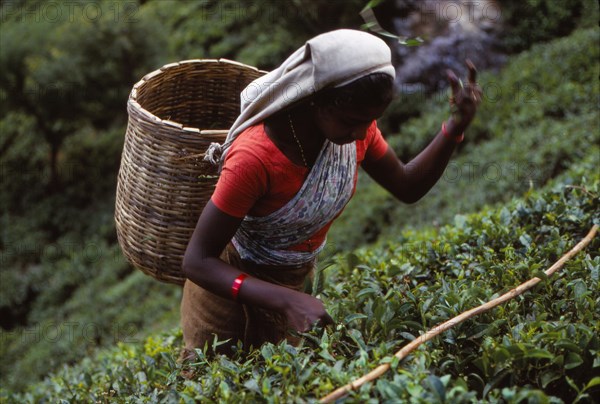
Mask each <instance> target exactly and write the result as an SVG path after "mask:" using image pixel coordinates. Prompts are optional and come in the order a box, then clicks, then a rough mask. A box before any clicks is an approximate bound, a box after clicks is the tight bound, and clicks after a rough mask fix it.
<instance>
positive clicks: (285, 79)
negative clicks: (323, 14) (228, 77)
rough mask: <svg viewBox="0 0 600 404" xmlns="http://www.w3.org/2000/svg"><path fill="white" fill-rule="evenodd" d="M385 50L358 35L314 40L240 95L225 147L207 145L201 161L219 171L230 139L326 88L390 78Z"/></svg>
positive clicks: (347, 31) (377, 42)
mask: <svg viewBox="0 0 600 404" xmlns="http://www.w3.org/2000/svg"><path fill="white" fill-rule="evenodd" d="M391 59H392V57H391V51H390V48H389V47H388V46H387V44H386V43H385V42H384V41H383V40H381V39H379V38H377V37H376V36H374V35H372V34H369V33H367V32H363V31H356V30H350V29H340V30H336V31H331V32H327V33H324V34H321V35H318V36H316V37H314V38H312V39H310V40H308V41H307V42H306V44H305V45H304V46H302V47H301V48H299V49H298V50H296V51H295V52H294V53H293V54H292V55H291V56H290V57H288V58H287V59H286V60H285V62H283V63H282V64H281V66H279V67H278V68H277V69H275V70H273V71H271V72H270V73H267V74H265V75H264V76H262V77H259V78H258V79H256V80H254V81H253V82H252V83H250V84H249V85H248V86H247V87H246V88H245V89H244V90H243V91H242V93H241V95H240V101H241V111H240V115H239V116H238V118H237V119H236V121H235V122H234V123H233V126H232V127H231V128H230V129H229V133H228V134H227V138H226V139H225V143H223V144H222V145H221V144H219V143H211V145H210V147H209V148H208V150H207V152H206V156H205V157H204V160H206V161H209V162H211V163H212V164H214V165H219V164H220V163H222V162H223V161H224V160H225V155H226V153H227V150H228V149H229V147H230V146H231V144H232V143H233V141H234V140H235V138H236V137H237V136H238V135H239V134H240V133H241V132H243V131H244V130H245V129H247V128H248V127H250V126H252V125H255V124H257V123H259V122H261V121H264V120H265V119H266V118H268V117H269V116H271V115H273V114H275V113H276V112H278V111H281V110H283V109H284V108H286V107H288V106H290V105H292V104H294V103H296V102H298V101H300V100H302V99H305V98H307V97H309V96H311V95H313V94H314V93H316V92H318V91H319V90H322V89H324V88H327V87H341V86H344V85H346V84H349V83H351V82H352V81H354V80H356V79H359V78H361V77H364V76H367V75H369V74H372V73H385V74H389V75H390V76H392V78H393V77H395V70H394V67H393V66H392V62H391Z"/></svg>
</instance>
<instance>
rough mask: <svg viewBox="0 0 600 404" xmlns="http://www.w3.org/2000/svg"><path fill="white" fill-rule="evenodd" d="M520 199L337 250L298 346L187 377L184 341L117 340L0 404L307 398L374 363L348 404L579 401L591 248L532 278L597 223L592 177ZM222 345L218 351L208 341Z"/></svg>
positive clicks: (591, 357) (587, 345)
mask: <svg viewBox="0 0 600 404" xmlns="http://www.w3.org/2000/svg"><path fill="white" fill-rule="evenodd" d="M589 169H590V166H589V165H586V164H581V165H579V166H578V167H576V168H574V169H573V170H572V172H571V173H570V175H571V176H572V180H573V181H572V185H570V186H565V185H561V184H558V185H556V186H554V187H553V188H552V189H550V190H548V191H546V192H543V193H542V192H531V193H530V194H528V195H527V196H526V197H525V198H524V199H522V200H515V201H513V202H511V203H510V204H508V205H506V206H505V207H503V208H501V209H487V210H484V211H482V212H481V213H477V214H472V215H468V216H457V218H456V220H455V223H454V225H452V226H445V227H443V228H441V229H439V231H431V230H428V231H423V232H419V233H415V232H412V233H405V234H403V235H401V237H400V238H398V239H396V240H394V241H389V242H388V243H387V244H385V245H381V246H379V247H377V248H362V249H359V250H356V251H355V252H353V253H345V254H340V255H338V256H336V257H335V263H334V264H333V265H332V266H330V267H329V268H327V269H326V271H327V278H328V279H329V280H328V281H327V282H325V284H324V287H323V288H322V289H319V288H315V289H316V291H317V292H318V293H320V294H321V296H322V297H323V299H324V301H325V302H326V305H327V307H328V310H329V311H330V313H331V314H332V316H333V317H334V318H335V319H337V326H335V327H333V328H331V329H325V330H320V331H319V330H315V331H312V332H311V333H307V334H305V339H304V342H303V344H302V345H301V346H299V347H292V346H290V345H288V344H286V343H285V342H282V343H280V344H278V345H273V344H265V345H263V346H262V347H261V348H259V349H256V350H254V351H252V352H251V353H250V354H248V355H247V356H242V355H239V354H238V355H236V356H234V357H233V358H227V357H224V356H219V355H217V356H216V357H213V358H211V357H209V356H207V355H208V352H209V351H210V350H211V347H206V348H205V349H204V350H199V351H198V352H199V354H200V359H199V360H198V361H197V362H196V363H194V364H190V365H188V366H191V367H192V368H194V369H196V372H197V374H196V376H195V377H194V378H193V379H192V380H187V379H184V378H183V377H182V376H181V374H180V371H181V370H182V367H181V365H180V364H178V363H177V362H176V360H175V358H176V357H177V355H178V350H179V348H180V347H181V344H182V341H181V331H180V330H179V329H175V330H173V331H169V332H164V333H162V334H160V335H153V336H151V337H148V338H147V339H146V340H145V343H144V344H143V345H142V344H139V343H138V344H129V343H127V344H122V343H121V344H118V346H117V347H114V348H110V349H108V350H104V351H100V352H98V353H97V354H95V355H94V357H93V359H92V358H85V359H84V360H83V361H81V362H80V363H79V364H78V365H76V366H73V367H64V368H63V369H62V370H60V371H59V372H57V373H55V374H53V375H50V376H49V377H47V378H46V379H45V380H44V381H43V382H42V383H39V384H36V385H32V386H31V387H30V388H29V389H28V391H27V392H25V393H22V394H14V393H10V392H8V391H6V390H4V391H3V392H2V393H1V394H3V396H4V400H5V401H6V402H25V401H26V402H33V401H38V400H42V399H44V400H50V401H52V400H57V399H59V398H60V399H68V400H72V401H96V400H103V399H107V400H108V399H110V400H111V401H116V402H121V401H122V402H129V401H137V400H143V401H146V402H159V401H166V400H171V401H172V400H177V401H182V402H190V403H191V402H195V401H211V402H212V401H218V402H245V401H269V402H282V401H284V402H287V401H294V402H295V401H309V402H310V401H313V400H314V399H316V398H319V397H322V396H323V395H325V394H327V393H329V392H330V391H331V390H333V389H334V388H335V387H338V386H341V385H343V384H345V383H347V382H349V381H350V380H352V379H355V378H357V377H359V376H362V375H363V374H365V373H367V372H368V371H369V370H371V369H373V368H374V367H375V366H377V365H378V364H380V363H386V362H391V368H392V370H391V371H389V372H388V373H387V374H385V375H384V376H382V377H380V378H379V379H378V380H377V381H376V382H374V383H371V384H366V385H364V386H363V387H362V388H361V389H359V390H358V391H355V392H352V393H351V394H350V401H352V402H365V401H367V400H371V401H385V400H392V401H402V402H441V401H445V400H446V401H451V402H465V403H469V402H473V403H474V402H479V401H481V400H485V401H489V402H501V401H508V402H520V401H521V400H533V401H536V402H537V401H540V402H560V401H564V402H585V400H590V399H591V397H594V395H595V394H597V393H598V391H599V386H600V378H598V377H594V374H597V369H598V367H600V361H598V358H597V351H598V349H600V340H599V339H598V335H599V334H600V328H599V327H600V326H599V325H600V314H599V313H600V310H599V308H600V297H599V296H598V295H597V293H594V290H597V287H598V282H599V280H600V278H599V271H600V256H599V255H598V251H599V248H600V238H598V237H596V238H595V239H594V240H593V241H592V243H591V244H590V245H589V246H588V247H587V249H586V250H585V251H584V252H581V253H579V254H578V255H577V256H575V257H574V258H572V259H571V261H569V262H568V263H567V264H566V266H565V267H564V268H563V269H562V270H561V272H559V273H558V274H555V275H554V276H552V277H548V278H547V279H545V278H544V277H543V276H542V275H540V271H541V270H543V269H545V268H546V267H548V266H550V264H551V263H552V262H553V261H554V260H556V259H557V258H558V257H559V256H560V255H562V254H563V253H565V252H566V251H567V250H568V249H570V248H571V247H572V246H573V245H574V244H575V243H576V242H578V241H579V239H580V238H582V237H583V235H584V234H585V233H586V232H587V230H588V229H589V228H590V227H591V225H592V223H596V224H600V214H599V211H598V209H597V208H598V195H599V194H600V176H599V175H598V173H593V172H592V174H591V176H589V177H588V178H589V179H586V176H588V173H589ZM534 276H541V277H542V279H543V282H542V283H540V284H539V285H538V286H537V287H535V288H534V289H533V290H531V291H529V292H526V293H525V294H524V295H522V296H520V297H518V298H514V299H512V300H510V301H509V302H507V303H505V304H504V305H501V306H499V307H497V308H495V309H493V310H491V311H488V312H486V313H483V314H480V315H479V316H477V317H475V318H473V319H471V320H468V321H466V322H464V323H461V324H458V325H456V326H455V327H453V328H452V329H451V330H449V331H447V332H446V333H444V334H443V335H442V336H440V337H437V338H436V339H434V340H432V341H430V342H429V343H427V344H426V345H425V346H423V347H421V348H420V349H417V350H415V351H414V352H413V353H412V354H411V355H410V356H409V357H408V358H407V359H406V360H404V361H403V362H401V363H398V361H397V360H394V359H393V357H392V355H393V353H394V352H395V351H396V350H397V349H398V348H399V347H400V346H402V345H404V344H406V343H407V342H408V341H410V340H413V339H414V338H417V337H418V336H419V335H420V334H422V333H423V332H424V331H425V330H427V329H430V328H432V327H434V326H436V325H437V324H440V323H441V322H443V321H447V320H448V319H450V318H452V317H454V316H456V315H457V314H459V313H461V312H463V311H465V310H468V309H470V308H472V307H475V306H478V305H480V304H481V303H482V301H487V300H490V299H491V298H493V297H495V296H497V295H498V294H500V293H503V292H506V291H508V290H509V289H511V288H513V287H515V286H517V285H519V284H520V283H522V282H524V281H525V280H527V279H530V278H532V277H534ZM220 343H223V341H215V344H220Z"/></svg>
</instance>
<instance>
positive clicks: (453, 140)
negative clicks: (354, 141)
mask: <svg viewBox="0 0 600 404" xmlns="http://www.w3.org/2000/svg"><path fill="white" fill-rule="evenodd" d="M467 65H468V67H469V83H468V84H467V85H464V86H463V84H462V83H461V82H460V81H459V80H458V78H457V77H456V75H455V74H454V73H453V72H452V71H451V70H448V71H447V73H448V80H449V81H450V85H451V87H452V97H451V100H450V103H451V105H452V106H453V112H452V117H451V118H450V119H449V120H448V121H447V122H446V123H445V125H444V127H443V128H441V129H440V131H439V132H438V133H437V135H436V136H435V138H434V139H433V141H432V142H431V143H430V144H429V145H428V146H427V147H426V148H425V149H424V150H423V151H422V152H421V153H419V155H417V156H416V157H415V158H414V159H413V160H411V161H410V162H409V163H407V164H404V163H403V162H402V161H400V159H399V158H398V157H397V156H396V154H395V153H394V151H393V150H392V148H391V147H388V150H387V151H386V153H385V155H384V156H383V157H381V158H380V159H378V160H376V161H365V162H364V163H363V168H364V169H365V171H366V172H367V173H368V174H369V175H370V176H371V177H372V178H373V179H374V180H375V181H377V182H378V183H379V184H380V185H381V186H383V187H384V188H385V189H387V190H388V191H389V192H390V193H391V194H392V195H394V196H395V197H396V198H398V199H399V200H401V201H402V202H406V203H414V202H416V201H418V200H419V199H421V198H422V197H423V196H424V195H425V194H426V193H427V192H428V191H429V190H430V189H431V188H432V187H433V186H434V185H435V183H436V182H437V181H438V180H439V179H440V177H441V176H442V174H443V172H444V170H445V168H446V166H447V165H448V162H449V161H450V156H451V155H452V152H453V151H454V149H455V148H456V145H457V139H460V137H461V135H462V133H463V132H464V131H465V129H466V128H467V127H468V126H469V124H470V123H471V121H472V120H473V118H474V116H475V113H476V111H477V105H478V104H479V102H480V101H481V89H480V88H479V86H478V85H477V83H476V78H477V70H476V69H475V66H474V65H473V63H471V62H470V61H467Z"/></svg>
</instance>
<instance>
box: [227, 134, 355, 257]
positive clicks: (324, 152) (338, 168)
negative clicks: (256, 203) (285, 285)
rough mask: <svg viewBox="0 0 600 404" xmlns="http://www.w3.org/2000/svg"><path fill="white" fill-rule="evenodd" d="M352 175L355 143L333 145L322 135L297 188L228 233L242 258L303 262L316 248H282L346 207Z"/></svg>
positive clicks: (308, 234)
mask: <svg viewBox="0 0 600 404" xmlns="http://www.w3.org/2000/svg"><path fill="white" fill-rule="evenodd" d="M355 177H356V144H355V143H354V142H352V143H348V144H345V145H336V144H334V143H331V142H330V141H328V140H326V141H325V143H324V144H323V147H322V148H321V151H320V153H319V157H318V158H317V161H316V162H315V165H314V166H313V167H312V169H311V171H310V173H309V174H308V177H307V178H306V180H305V181H304V184H302V188H300V191H298V193H297V194H296V195H295V196H294V198H292V199H291V200H290V201H289V202H288V203H287V204H285V205H284V206H283V207H282V208H280V209H278V210H276V211H275V212H273V213H271V214H269V215H267V216H262V217H257V216H246V217H245V218H244V220H243V221H242V223H241V225H240V227H239V229H238V231H237V232H236V234H235V236H234V237H233V240H232V242H233V244H234V246H235V248H236V249H237V250H238V252H239V253H240V256H241V257H242V259H244V260H250V261H252V262H255V263H257V264H264V265H303V264H306V263H307V262H309V261H312V260H313V259H315V257H316V256H317V255H318V253H319V252H320V251H321V250H322V249H323V248H324V247H325V241H323V243H322V244H321V245H320V246H319V247H318V248H317V249H316V250H315V251H310V252H305V251H290V250H287V249H286V248H288V247H291V246H293V245H297V244H299V243H302V242H303V241H306V240H308V239H309V238H310V237H311V236H312V235H313V234H314V233H316V232H317V231H319V230H320V229H322V228H323V227H324V226H325V225H326V224H327V223H329V222H330V221H332V220H333V219H334V218H335V217H336V216H337V215H338V214H339V213H340V212H341V211H342V210H343V209H344V207H345V206H346V204H347V203H348V201H349V200H350V198H351V197H352V192H353V189H354V181H355Z"/></svg>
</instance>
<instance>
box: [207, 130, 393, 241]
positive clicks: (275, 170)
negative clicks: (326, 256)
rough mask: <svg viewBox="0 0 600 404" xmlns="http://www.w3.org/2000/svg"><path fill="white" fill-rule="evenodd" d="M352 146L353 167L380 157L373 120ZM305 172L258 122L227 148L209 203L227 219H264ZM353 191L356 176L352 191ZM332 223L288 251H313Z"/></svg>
mask: <svg viewBox="0 0 600 404" xmlns="http://www.w3.org/2000/svg"><path fill="white" fill-rule="evenodd" d="M355 143H356V162H357V168H358V166H359V165H360V164H361V163H362V162H363V161H364V160H369V161H375V160H377V159H379V158H381V157H383V155H384V154H385V152H386V150H387V147H388V146H387V142H386V141H385V139H384V138H383V136H382V135H381V132H380V131H379V129H378V128H377V124H376V122H375V121H373V123H372V124H371V126H369V128H368V129H367V136H366V137H365V139H364V140H357V141H356V142H355ZM308 173H309V170H308V169H307V168H306V167H304V166H299V165H296V164H294V163H292V162H291V161H290V160H289V159H288V158H287V157H286V156H285V155H284V154H283V153H282V152H281V150H279V149H278V148H277V146H275V144H274V143H273V142H272V141H271V139H269V137H268V136H267V134H266V132H265V129H264V125H263V124H262V123H260V124H257V125H254V126H251V127H249V128H248V129H246V130H245V131H244V132H242V133H241V134H240V135H239V136H238V137H237V138H236V140H235V141H234V142H233V144H232V145H231V148H230V149H229V151H228V152H227V156H226V157H225V162H224V164H223V169H222V171H221V175H220V177H219V181H218V182H217V186H216V188H215V191H214V193H213V195H212V198H211V200H212V202H213V203H214V204H215V206H216V207H217V208H219V209H220V210H222V211H223V212H225V213H227V214H228V215H231V216H235V217H240V218H241V217H244V216H246V215H250V216H266V215H268V214H270V213H272V212H275V211H276V210H277V209H279V208H281V207H283V206H284V205H285V204H286V203H288V202H289V201H290V200H291V199H292V198H293V197H294V195H296V194H297V193H298V191H299V190H300V188H301V187H302V184H303V183H304V180H305V179H306V177H307V175H308ZM355 189H356V177H355V182H354V189H353V191H352V192H354V190H355ZM340 213H341V212H340ZM338 216H339V215H338ZM332 222H333V220H332V221H331V222H329V223H328V224H327V225H325V227H323V228H322V229H321V230H319V231H318V232H317V233H315V234H313V235H312V237H311V238H310V239H309V240H307V241H305V242H304V243H301V244H299V245H297V246H293V247H290V250H295V251H313V250H315V249H316V248H317V247H318V246H319V245H321V243H322V242H323V240H325V236H326V234H327V231H328V230H329V227H330V226H331V223H332Z"/></svg>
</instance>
